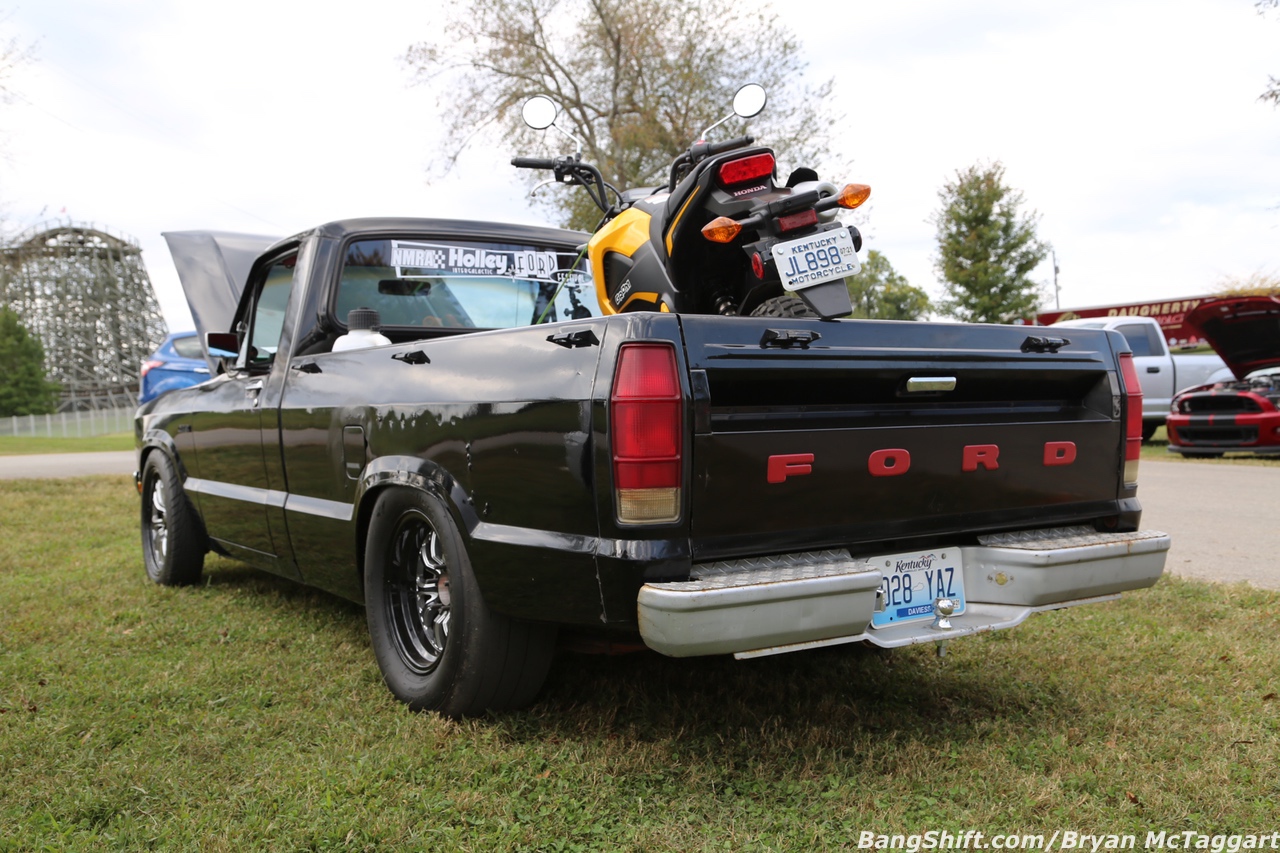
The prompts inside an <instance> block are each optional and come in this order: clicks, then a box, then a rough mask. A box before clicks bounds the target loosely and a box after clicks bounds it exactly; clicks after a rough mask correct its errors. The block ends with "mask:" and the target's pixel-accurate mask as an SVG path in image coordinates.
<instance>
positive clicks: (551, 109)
mask: <svg viewBox="0 0 1280 853" xmlns="http://www.w3.org/2000/svg"><path fill="white" fill-rule="evenodd" d="M559 114H560V108H559V107H557V106H556V102H555V101H553V100H551V99H550V98H548V97H547V96H546V95H534V96H533V97H532V98H530V99H529V100H527V101H525V102H524V106H523V107H521V108H520V117H521V118H523V119H524V123H525V124H527V125H529V127H531V128H533V129H534V130H546V129H547V128H548V127H551V125H553V124H555V123H556V116H557V115H559Z"/></svg>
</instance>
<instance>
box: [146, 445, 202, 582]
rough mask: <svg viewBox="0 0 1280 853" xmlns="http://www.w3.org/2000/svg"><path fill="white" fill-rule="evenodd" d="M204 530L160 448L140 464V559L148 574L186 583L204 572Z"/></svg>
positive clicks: (198, 577) (171, 465) (167, 458)
mask: <svg viewBox="0 0 1280 853" xmlns="http://www.w3.org/2000/svg"><path fill="white" fill-rule="evenodd" d="M205 550H206V549H205V537H204V529H203V527H201V525H200V519H199V518H197V517H196V511H195V508H194V507H192V506H191V502H190V501H188V500H187V495H186V492H185V491H184V490H183V488H182V482H181V481H180V480H179V478H178V471H177V469H176V468H175V467H174V464H173V462H171V461H170V460H169V457H168V456H166V455H165V454H164V451H162V450H153V451H151V453H150V455H148V456H147V461H146V464H145V465H143V466H142V562H143V564H144V565H145V566H146V569H147V577H149V578H151V580H153V581H155V582H156V583H158V584H162V585H164V586H186V585H189V584H193V583H196V582H197V581H199V580H200V574H201V572H203V571H204V553H205Z"/></svg>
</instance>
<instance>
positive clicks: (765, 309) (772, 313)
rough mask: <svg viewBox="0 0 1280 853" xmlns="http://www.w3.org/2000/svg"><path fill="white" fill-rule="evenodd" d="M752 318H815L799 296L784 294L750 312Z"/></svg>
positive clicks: (762, 303) (813, 313)
mask: <svg viewBox="0 0 1280 853" xmlns="http://www.w3.org/2000/svg"><path fill="white" fill-rule="evenodd" d="M751 316H752V317H815V318H816V317H817V316H818V315H817V314H816V313H815V312H814V311H813V310H812V309H811V308H810V307H809V306H808V305H806V304H804V300H803V299H801V298H800V297H799V296H793V295H791V294H789V293H788V294H785V295H783V296H775V297H773V298H772V299H766V300H765V301H764V302H761V303H760V304H759V305H757V306H756V307H755V310H754V311H752V312H751Z"/></svg>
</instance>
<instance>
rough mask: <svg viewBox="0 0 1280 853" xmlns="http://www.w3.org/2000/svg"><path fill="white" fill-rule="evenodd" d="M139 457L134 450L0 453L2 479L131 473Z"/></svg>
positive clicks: (0, 474)
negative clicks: (33, 453) (28, 454)
mask: <svg viewBox="0 0 1280 853" xmlns="http://www.w3.org/2000/svg"><path fill="white" fill-rule="evenodd" d="M135 467H137V457H135V456H134V454H133V451H132V450H111V451H103V452H100V453H43V454H40V455H36V456H0V480H14V479H17V478H19V477H32V478H48V479H52V478H59V477H83V476H85V475H86V474H132V473H133V470H134V468H135Z"/></svg>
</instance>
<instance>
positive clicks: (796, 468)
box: [769, 453, 813, 483]
mask: <svg viewBox="0 0 1280 853" xmlns="http://www.w3.org/2000/svg"><path fill="white" fill-rule="evenodd" d="M812 463H813V454H812V453H780V454H778V455H777V456H770V457H769V482H770V483H782V482H785V481H786V479H787V477H798V476H800V475H801V474H811V473H813V464H812Z"/></svg>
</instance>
